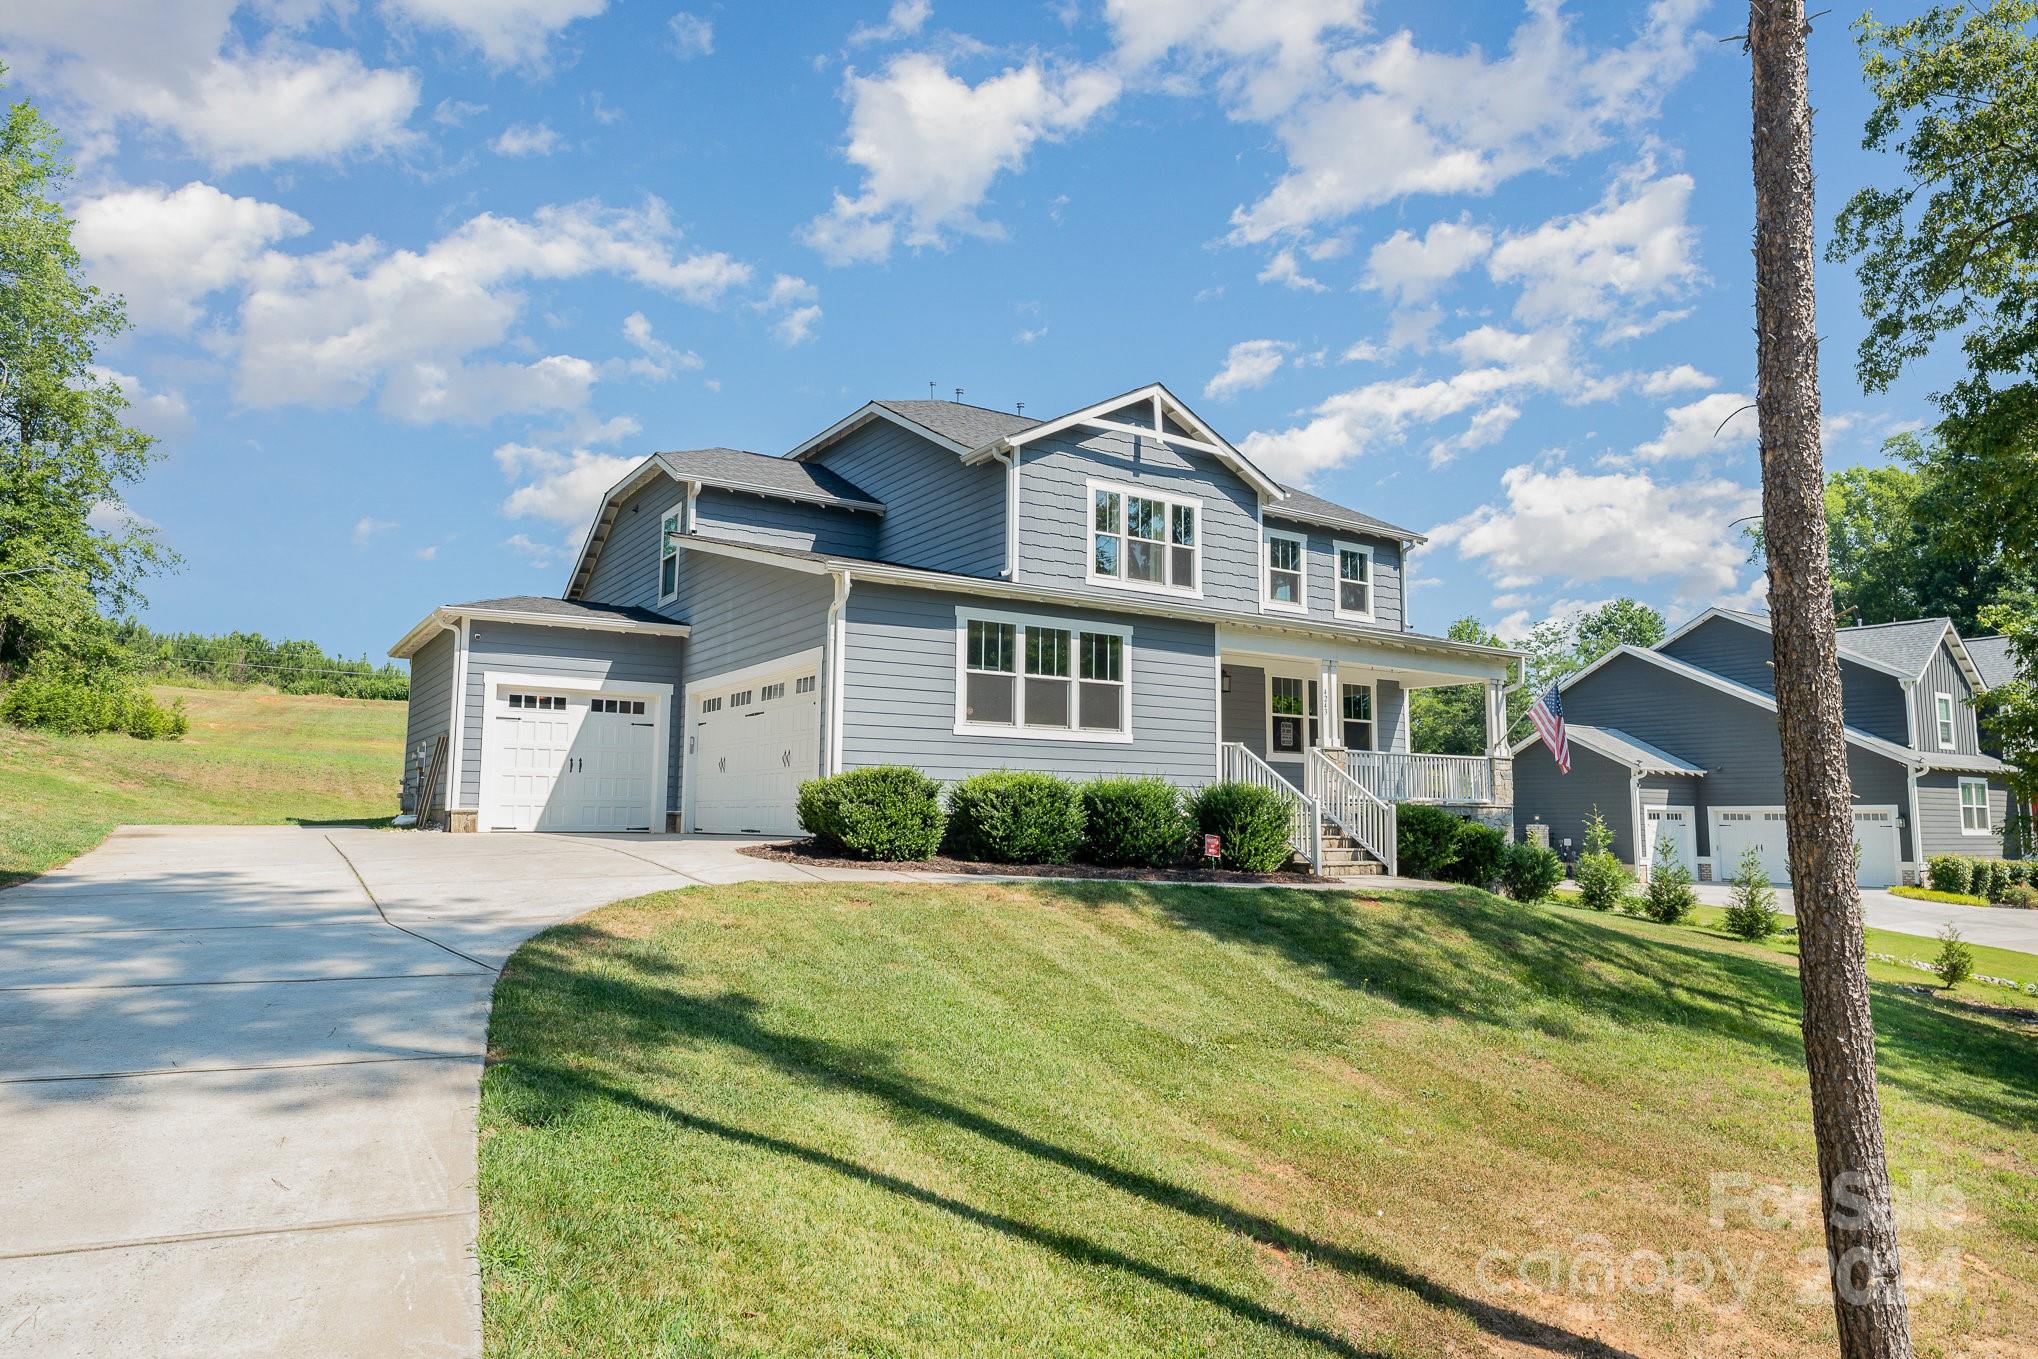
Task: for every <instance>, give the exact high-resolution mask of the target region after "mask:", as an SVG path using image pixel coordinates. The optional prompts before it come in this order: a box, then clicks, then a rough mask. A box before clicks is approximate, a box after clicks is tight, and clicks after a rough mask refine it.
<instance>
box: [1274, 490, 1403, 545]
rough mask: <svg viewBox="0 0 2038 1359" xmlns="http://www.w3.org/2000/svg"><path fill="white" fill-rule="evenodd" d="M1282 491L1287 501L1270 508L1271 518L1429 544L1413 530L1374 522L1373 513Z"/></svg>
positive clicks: (1303, 492) (1376, 520) (1313, 496)
mask: <svg viewBox="0 0 2038 1359" xmlns="http://www.w3.org/2000/svg"><path fill="white" fill-rule="evenodd" d="M1281 489H1282V490H1284V491H1286V492H1287V493H1288V498H1287V499H1286V500H1281V501H1276V502H1275V503H1274V504H1272V505H1269V506H1267V515H1268V517H1269V518H1272V519H1282V518H1287V519H1300V520H1302V521H1303V522H1304V523H1310V524H1330V525H1332V526H1334V527H1337V528H1349V529H1363V530H1365V531H1366V532H1368V533H1384V534H1386V535H1387V536H1388V537H1390V538H1407V539H1412V540H1413V541H1415V542H1418V543H1420V542H1424V541H1426V540H1425V539H1424V538H1423V536H1422V535H1421V534H1420V533H1417V532H1416V531H1415V530H1414V529H1405V528H1402V527H1401V526H1400V525H1398V524H1390V523H1388V522H1387V521H1386V520H1384V519H1375V518H1374V517H1373V516H1372V515H1370V514H1360V513H1359V512H1358V511H1357V510H1348V509H1346V508H1345V507H1344V506H1342V505H1340V504H1338V503H1337V502H1336V501H1333V500H1325V499H1324V498H1323V497H1322V496H1320V495H1311V494H1309V492H1307V491H1304V490H1300V489H1298V488H1296V487H1293V486H1283V487H1282V488H1281Z"/></svg>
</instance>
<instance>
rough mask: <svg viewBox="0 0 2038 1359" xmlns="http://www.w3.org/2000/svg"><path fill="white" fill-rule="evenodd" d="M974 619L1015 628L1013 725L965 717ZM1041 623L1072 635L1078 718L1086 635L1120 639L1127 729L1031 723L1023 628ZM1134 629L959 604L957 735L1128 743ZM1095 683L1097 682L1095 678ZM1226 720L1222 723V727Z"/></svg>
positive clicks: (1072, 693)
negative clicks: (1089, 729) (1028, 720)
mask: <svg viewBox="0 0 2038 1359" xmlns="http://www.w3.org/2000/svg"><path fill="white" fill-rule="evenodd" d="M971 623H1003V624H1008V625H1010V626H1011V628H1012V629H1013V632H1012V646H1013V652H1014V654H1013V659H1012V679H1013V683H1012V718H1013V720H1012V723H1011V724H1010V725H1009V726H1006V725H1000V724H997V723H987V722H971V721H969V720H968V718H967V717H966V716H965V713H966V711H967V710H966V708H965V706H964V704H965V702H966V696H967V692H968V682H969V681H968V676H969V673H970V672H969V625H970V624H971ZM1032 627H1038V628H1043V629H1049V630H1052V631H1055V632H1066V633H1068V634H1069V652H1070V658H1069V676H1068V683H1069V715H1070V717H1071V718H1078V717H1080V715H1081V712H1082V708H1081V704H1082V688H1081V686H1082V684H1083V678H1082V634H1084V633H1086V632H1090V633H1103V634H1107V635H1110V636H1115V637H1117V638H1118V639H1119V662H1120V667H1121V668H1120V672H1119V679H1118V683H1119V686H1120V688H1121V689H1122V690H1123V691H1124V700H1123V701H1124V704H1125V707H1124V718H1125V729H1124V730H1123V731H1085V730H1083V729H1081V728H1078V727H1068V728H1063V727H1029V726H1027V725H1026V724H1025V718H1026V640H1025V630H1026V629H1027V628H1032ZM1132 675H1133V663H1132V627H1131V625H1129V624H1117V623H1093V622H1086V621H1083V620H1080V619H1070V618H1057V617H1055V616H1053V615H1052V614H1027V613H1008V612H1006V611H1004V610H1001V609H979V608H971V607H968V606H966V605H962V604H958V605H956V606H955V728H954V730H955V734H956V735H957V736H994V737H1003V738H1016V739H1018V740H1022V741H1076V742H1082V743H1085V744H1090V745H1130V744H1131V743H1132ZM1093 682H1094V681H1093ZM1221 725H1222V724H1220V726H1221Z"/></svg>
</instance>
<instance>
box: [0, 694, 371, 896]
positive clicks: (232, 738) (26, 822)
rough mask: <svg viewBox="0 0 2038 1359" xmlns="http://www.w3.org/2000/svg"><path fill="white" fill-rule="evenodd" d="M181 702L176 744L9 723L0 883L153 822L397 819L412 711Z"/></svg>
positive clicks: (317, 701)
mask: <svg viewBox="0 0 2038 1359" xmlns="http://www.w3.org/2000/svg"><path fill="white" fill-rule="evenodd" d="M153 692H154V693H155V694H156V695H157V697H158V698H160V699H161V700H162V701H163V702H165V703H171V702H175V701H177V700H179V699H182V700H183V702H184V705H185V708H186V710H187V711H188V712H189V714H190V718H191V731H190V734H189V735H187V736H186V737H184V739H182V740H178V741H137V740H135V739H134V738H132V737H129V736H122V735H118V734H109V735H104V736H57V735H51V734H48V733H44V732H35V731H22V730H19V729H17V728H14V727H0V887H4V886H8V885H11V884H13V883H16V882H20V881H23V880H24V879H27V878H31V877H34V876H35V875H36V874H38V873H41V872H45V871H47V870H48V869H50V868H53V867H55V866H56V865H58V864H60V863H63V862H64V861H65V860H67V859H70V858H72V857H74V856H76V855H78V854H82V853H83V852H84V851H86V850H88V849H90V848H92V846H94V845H96V844H98V843H99V842H100V840H102V839H104V838H105V836H106V833H107V832H108V831H109V830H111V829H112V828H113V827H115V826H118V825H123V824H146V823H177V822H182V823H186V824H191V823H205V822H246V823H254V824H263V823H270V824H273V823H282V822H290V821H358V820H365V819H370V818H380V817H389V816H394V815H395V814H396V781H397V778H398V776H399V774H400V773H401V770H402V763H403V725H404V715H405V706H404V705H403V704H401V703H389V702H377V701H370V700H365V699H349V698H323V697H315V696H304V695H284V694H278V693H275V692H273V691H271V690H268V689H171V688H161V689H156V690H154V691H153Z"/></svg>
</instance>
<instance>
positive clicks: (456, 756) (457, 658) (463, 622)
mask: <svg viewBox="0 0 2038 1359" xmlns="http://www.w3.org/2000/svg"><path fill="white" fill-rule="evenodd" d="M446 626H447V627H449V628H453V715H452V725H451V726H450V727H449V728H448V729H447V732H446V741H447V745H448V746H449V747H450V749H449V750H448V751H447V756H448V758H447V760H446V829H447V830H449V831H450V830H451V829H453V812H454V811H455V809H457V808H458V807H459V799H460V773H461V768H460V766H461V759H460V756H461V753H462V752H463V751H464V750H465V749H466V746H467V647H468V641H469V637H468V626H469V624H468V621H467V619H466V618H465V617H462V618H461V619H460V622H459V626H458V627H454V625H453V624H451V623H448V624H447V625H446ZM476 819H477V820H478V819H479V815H478V809H477V818H476ZM475 829H477V830H479V829H480V827H479V826H476V827H475Z"/></svg>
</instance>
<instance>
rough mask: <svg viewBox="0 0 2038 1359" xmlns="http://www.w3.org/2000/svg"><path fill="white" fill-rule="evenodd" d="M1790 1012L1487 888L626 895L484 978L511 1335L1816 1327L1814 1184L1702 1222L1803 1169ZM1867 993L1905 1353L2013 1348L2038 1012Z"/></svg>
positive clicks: (1623, 1345) (799, 890)
mask: <svg viewBox="0 0 2038 1359" xmlns="http://www.w3.org/2000/svg"><path fill="white" fill-rule="evenodd" d="M1905 980H1906V981H1910V980H1912V978H1911V977H1909V976H1906V977H1905ZM1797 1003H1798V991H1797V979H1796V977H1795V975H1794V963H1793V962H1792V960H1791V959H1790V958H1788V957H1785V956H1780V955H1779V953H1778V951H1776V950H1774V949H1764V948H1757V947H1751V946H1748V945H1744V944H1740V943H1738V942H1734V941H1730V940H1725V939H1720V938H1716V937H1713V936H1712V935H1710V934H1708V933H1706V932H1704V931H1701V930H1696V929H1688V928H1665V927H1662V926H1658V925H1654V924H1651V923H1649V922H1646V921H1638V920H1626V919H1618V918H1607V917H1599V916H1593V915H1591V914H1590V913H1587V912H1583V911H1579V910H1575V909H1570V908H1565V907H1551V908H1546V909H1530V908H1523V907H1519V906H1515V905H1511V904H1509V903H1505V902H1501V901H1498V900H1496V899H1494V898H1491V897H1488V896H1486V895H1485V894H1483V893H1476V892H1469V891H1458V892H1449V893H1422V894H1395V895H1389V896H1386V897H1384V898H1383V899H1379V900H1373V899H1368V898H1366V897H1363V896H1359V895H1356V894H1351V893H1316V892H1300V891H1280V890H1264V891H1239V890H1223V889H1211V888H1196V887H1156V886H1147V885H1129V884H1125V885H1121V884H1112V885H1087V884H1056V885H1043V886H1038V887H1034V886H1028V887H1010V886H994V885H984V884H972V885H969V886H966V887H960V886H926V887H921V886H867V887H866V886H860V885H833V884H831V885H816V886H811V887H807V886H800V887H789V886H786V885H783V884H755V885H746V886H735V887H723V888H712V889H699V890H695V891H687V892H678V893H671V894H665V895H660V896H654V897H646V898H643V899H640V900H637V901H633V902H626V903H622V904H619V905H616V906H611V907H608V908H606V909H604V910H601V911H599V912H596V913H594V914H593V915H591V916H589V917H587V918H585V919H584V920H583V921H581V922H577V923H575V924H573V925H569V926H565V927H562V928H559V929H556V930H553V931H551V932H549V933H547V934H545V935H542V936H540V937H539V938H537V939H536V940H534V941H532V942H531V943H529V944H527V945H525V946H524V948H523V949H521V950H520V951H519V952H518V953H517V954H516V955H515V957H514V958H513V959H512V961H511V963H510V966H509V968H508V969H507V971H506V972H505V974H504V977H503V979H502V982H501V984H500V985H499V986H498V988H497V991H496V1003H495V1010H494V1016H493V1019H492V1021H491V1025H490V1038H489V1043H490V1049H491V1057H492V1065H491V1067H490V1069H489V1071H488V1073H487V1075H486V1077H485V1078H484V1082H483V1092H482V1117H481V1136H482V1142H481V1205H482V1227H481V1265H482V1277H483V1286H484V1311H483V1318H484V1324H485V1332H486V1341H487V1347H488V1350H489V1352H490V1353H491V1354H493V1355H498V1356H507V1355H518V1356H522V1355H541V1354H542V1355H552V1354H558V1355H566V1354H572V1355H617V1356H621V1355H641V1354H652V1353H656V1354H670V1355H709V1354H714V1355H736V1354H741V1355H788V1356H790V1355H813V1354H884V1355H901V1356H905V1355H911V1356H920V1355H926V1356H934V1355H943V1356H946V1355H957V1354H1015V1353H1025V1354H1032V1355H1083V1356H1093V1355H1105V1356H1134V1355H1138V1356H1146V1355H1155V1354H1163V1355H1191V1354H1194V1355H1203V1354H1254V1355H1320V1354H1326V1353H1328V1354H1343V1355H1356V1354H1393V1355H1404V1354H1405V1355H1445V1354H1451V1355H1479V1354H1502V1355H1511V1356H1512V1355H1521V1356H1526V1355H1531V1354H1535V1355H1544V1356H1547V1355H1550V1354H1600V1355H1614V1354H1622V1353H1629V1354H1638V1355H1644V1354H1645V1355H1678V1356H1684V1355H1691V1354H1700V1353H1703V1354H1706V1355H1708V1356H1715V1355H1749V1356H1755V1355H1761V1356H1773V1355H1793V1354H1804V1355H1815V1354H1825V1353H1830V1352H1831V1350H1832V1347H1833V1339H1832V1323H1831V1314H1830V1308H1829V1305H1828V1303H1827V1302H1826V1300H1825V1294H1824V1292H1823V1290H1822V1289H1820V1288H1819V1287H1817V1284H1816V1275H1815V1274H1808V1272H1807V1270H1806V1268H1805V1267H1804V1265H1803V1264H1802V1263H1800V1261H1799V1259H1798V1255H1799V1252H1800V1251H1802V1250H1805V1249H1807V1248H1815V1247H1817V1246H1818V1244H1819V1242H1820V1236H1819V1233H1818V1231H1817V1230H1816V1210H1815V1207H1814V1208H1813V1209H1811V1210H1809V1211H1806V1210H1803V1209H1802V1208H1800V1210H1799V1211H1798V1212H1797V1213H1796V1214H1795V1220H1794V1221H1791V1222H1789V1223H1787V1224H1783V1225H1778V1224H1775V1223H1770V1224H1769V1225H1758V1224H1757V1223H1756V1221H1754V1220H1753V1219H1752V1218H1751V1215H1750V1214H1749V1213H1748V1212H1747V1211H1746V1208H1745V1202H1746V1201H1745V1199H1744V1198H1743V1197H1742V1196H1741V1195H1742V1194H1743V1193H1744V1192H1745V1191H1742V1190H1735V1191H1733V1192H1731V1193H1730V1194H1729V1196H1728V1201H1727V1209H1728V1211H1727V1212H1726V1215H1725V1219H1724V1221H1723V1222H1721V1223H1717V1224H1715V1223H1713V1222H1712V1221H1710V1220H1709V1217H1710V1212H1711V1209H1712V1207H1713V1195H1712V1185H1713V1182H1714V1181H1713V1177H1714V1176H1716V1175H1724V1176H1746V1177H1748V1180H1747V1181H1745V1182H1739V1183H1752V1184H1753V1185H1755V1186H1769V1185H1774V1186H1787V1187H1799V1186H1802V1187H1804V1188H1805V1189H1806V1190H1807V1191H1811V1190H1812V1186H1813V1185H1814V1183H1815V1175H1814V1171H1813V1165H1814V1156H1813V1148H1812V1143H1811V1137H1810V1130H1809V1126H1808V1121H1807V1110H1806V1103H1807V1101H1806V1093H1805V1077H1804V1071H1803V1066H1802V1050H1801V1047H1800V1044H1799V1040H1798V1033H1797ZM1875 1008H1876V1020H1877V1024H1878V1028H1879V1032H1880V1039H1881V1042H1880V1049H1879V1052H1880V1059H1881V1063H1882V1073H1883V1087H1882V1089H1883V1094H1884V1097H1885V1107H1886V1109H1887V1113H1888V1129H1889V1141H1890V1150H1891V1157H1892V1160H1893V1168H1894V1170H1895V1173H1896V1175H1897V1178H1898V1180H1899V1182H1900V1183H1902V1184H1905V1185H1906V1186H1910V1185H1913V1184H1914V1183H1915V1184H1918V1185H1921V1186H1923V1187H1924V1188H1926V1189H1928V1190H1937V1189H1939V1188H1941V1187H1950V1188H1951V1189H1952V1190H1954V1191H1957V1193H1958V1194H1959V1195H1962V1196H1964V1208H1962V1209H1961V1211H1960V1214H1959V1217H1958V1220H1957V1221H1949V1220H1948V1213H1947V1212H1946V1211H1945V1210H1946V1208H1947V1201H1946V1200H1944V1199H1937V1200H1934V1199H1931V1198H1930V1197H1929V1196H1921V1201H1922V1202H1923V1205H1924V1206H1925V1207H1926V1208H1935V1209H1938V1210H1939V1211H1935V1212H1926V1213H1924V1214H1922V1215H1921V1216H1920V1217H1919V1219H1918V1220H1917V1221H1915V1222H1909V1223H1907V1225H1906V1232H1907V1234H1906V1246H1907V1248H1908V1249H1909V1250H1910V1251H1911V1252H1912V1254H1913V1259H1914V1262H1915V1265H1916V1268H1915V1269H1914V1272H1913V1279H1912V1286H1913V1290H1914V1291H1913V1297H1914V1299H1915V1300H1916V1306H1917V1310H1916V1314H1915V1315H1916V1326H1917V1331H1918V1334H1919V1336H1920V1338H1921V1341H1922V1345H1921V1350H1920V1352H1921V1353H1942V1354H1969V1353H1972V1354H1990V1355H1994V1354H2009V1353H2011V1352H2014V1351H2016V1350H2017V1348H2018V1347H2019V1346H2021V1345H2023V1344H2024V1343H2025V1341H2020V1340H2018V1339H2017V1337H2018V1336H2023V1337H2026V1339H2027V1340H2028V1337H2029V1336H2030V1335H2032V1334H2033V1333H2034V1332H2038V1088H2034V1085H2033V1083H2032V1080H2031V1073H2032V1071H2033V1070H2034V1069H2038V1034H2034V1033H2033V1032H2032V1031H2031V1030H2030V1029H2028V1028H2025V1027H2023V1026H2022V1025H2020V1024H2016V1023H2012V1022H2009V1021H2006V1020H2004V1019H2001V1018H1998V1017H1993V1016H1991V1015H1988V1014H1986V1013H1983V1012H1979V1011H1975V1010H1971V1009H1967V1008H1965V1007H1961V1006H1957V1005H1954V1004H1951V1003H1948V1002H1945V1001H1942V1000H1939V999H1937V998H1933V997H1926V996H1920V995H1917V994H1914V993H1912V992H1909V991H1905V990H1901V989H1899V988H1897V987H1895V986H1892V985H1888V984H1878V985H1877V987H1876V991H1875ZM1913 1177H1920V1178H1918V1179H1917V1180H1915V1181H1914V1179H1913ZM1727 1183H1729V1184H1733V1183H1736V1182H1734V1181H1728V1182H1727ZM1812 1203H1813V1204H1814V1205H1815V1203H1816V1198H1815V1194H1814V1198H1813V1199H1812ZM1772 1206H1773V1202H1772ZM1637 1252H1639V1254H1637ZM1678 1252H1686V1253H1687V1254H1685V1255H1683V1256H1679V1255H1678ZM1609 1257H1610V1259H1611V1261H1612V1263H1613V1265H1614V1273H1613V1276H1612V1279H1611V1281H1610V1284H1609V1283H1608V1281H1607V1280H1606V1278H1605V1276H1604V1274H1603V1263H1602V1262H1603V1261H1605V1260H1606V1259H1608V1258H1609ZM1482 1260H1484V1262H1485V1264H1484V1266H1483V1269H1482V1263H1481V1262H1482ZM1669 1260H1675V1261H1677V1262H1678V1263H1677V1264H1675V1265H1668V1264H1665V1261H1669ZM1949 1262H1950V1266H1949ZM1729 1268H1731V1270H1732V1271H1733V1272H1732V1273H1731V1274H1729V1273H1728V1270H1729ZM1949 1269H1950V1271H1951V1272H1949ZM1669 1270H1674V1271H1675V1272H1676V1273H1677V1274H1678V1276H1679V1277H1681V1278H1682V1279H1683V1280H1684V1282H1685V1285H1686V1286H1685V1287H1684V1288H1683V1289H1682V1290H1681V1291H1679V1290H1673V1289H1671V1288H1669V1287H1667V1286H1666V1285H1665V1284H1664V1282H1663V1280H1664V1275H1665V1272H1666V1271H1669ZM1808 1278H1809V1279H1811V1285H1810V1286H1809V1287H1807V1279H1808ZM1956 1278H1957V1281H1958V1282H1959V1283H1960V1284H1961V1285H1962V1287H1963V1288H1964V1292H1963V1293H1961V1294H1960V1295H1958V1296H1957V1297H1956V1296H1954V1295H1952V1294H1949V1293H1947V1292H1945V1291H1940V1290H1939V1289H1937V1288H1935V1286H1934V1285H1935V1284H1944V1283H1946V1282H1949V1281H1951V1280H1954V1279H1956ZM1737 1280H1738V1281H1740V1282H1737ZM1743 1284H1745V1285H1746V1287H1745V1292H1744V1291H1743ZM1737 1299H1738V1301H1737Z"/></svg>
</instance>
